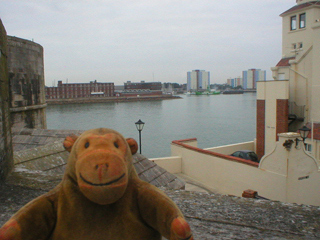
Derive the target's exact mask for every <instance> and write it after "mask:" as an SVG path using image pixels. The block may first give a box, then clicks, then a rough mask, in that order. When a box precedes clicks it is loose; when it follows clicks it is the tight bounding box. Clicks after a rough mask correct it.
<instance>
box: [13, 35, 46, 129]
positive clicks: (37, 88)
mask: <svg viewBox="0 0 320 240" xmlns="http://www.w3.org/2000/svg"><path fill="white" fill-rule="evenodd" d="M8 70H9V82H10V108H11V109H10V111H11V121H12V128H13V131H17V130H18V131H19V129H21V128H46V116H45V109H46V101H45V90H44V62H43V47H42V46H41V45H39V44H37V43H35V42H32V41H29V40H25V39H21V38H17V37H11V36H8Z"/></svg>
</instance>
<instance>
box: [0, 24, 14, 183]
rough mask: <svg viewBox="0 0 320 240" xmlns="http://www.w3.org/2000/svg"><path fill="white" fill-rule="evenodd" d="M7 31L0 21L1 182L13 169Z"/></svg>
mask: <svg viewBox="0 0 320 240" xmlns="http://www.w3.org/2000/svg"><path fill="white" fill-rule="evenodd" d="M6 36H7V34H6V30H5V28H4V26H3V24H2V21H1V19H0V181H3V180H4V179H5V178H6V176H7V175H8V173H9V172H10V170H11V168H12V167H13V158H12V155H13V153H12V144H11V143H12V138H11V126H10V112H9V81H8V68H7V38H6Z"/></svg>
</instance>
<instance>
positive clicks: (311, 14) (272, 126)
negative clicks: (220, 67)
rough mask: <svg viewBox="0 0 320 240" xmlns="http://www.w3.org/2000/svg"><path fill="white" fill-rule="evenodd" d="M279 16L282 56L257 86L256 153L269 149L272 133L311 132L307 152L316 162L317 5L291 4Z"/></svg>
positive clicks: (319, 135) (319, 146) (319, 139)
mask: <svg viewBox="0 0 320 240" xmlns="http://www.w3.org/2000/svg"><path fill="white" fill-rule="evenodd" d="M296 3H297V4H296V5H295V6H293V7H292V8H290V9H288V10H287V11H285V12H283V13H282V14H281V15H280V16H281V17H282V58H281V59H280V61H279V62H278V64H277V65H276V66H275V67H273V68H271V70H272V77H273V79H274V80H273V81H261V82H257V153H258V155H259V156H260V157H261V156H262V155H264V154H266V153H268V152H270V151H272V149H274V146H275V142H276V140H277V139H278V135H277V134H278V133H283V132H297V131H298V130H299V129H300V128H301V127H302V126H303V125H306V126H307V127H308V128H310V129H311V132H310V134H309V136H308V138H307V139H306V143H307V144H308V145H309V146H308V150H309V151H310V152H311V154H312V156H314V157H315V158H316V159H317V160H318V161H319V159H320V107H319V106H320V1H308V0H297V1H296Z"/></svg>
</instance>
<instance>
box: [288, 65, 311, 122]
mask: <svg viewBox="0 0 320 240" xmlns="http://www.w3.org/2000/svg"><path fill="white" fill-rule="evenodd" d="M289 70H291V71H292V72H294V73H296V74H298V75H299V76H301V77H303V78H304V79H305V80H306V121H305V122H306V123H307V122H308V119H309V97H308V89H309V85H308V78H307V77H305V76H304V75H302V74H301V73H299V72H298V71H296V70H294V69H292V68H291V67H289ZM295 90H297V86H296V84H295ZM295 92H296V91H295ZM296 95H297V94H296Z"/></svg>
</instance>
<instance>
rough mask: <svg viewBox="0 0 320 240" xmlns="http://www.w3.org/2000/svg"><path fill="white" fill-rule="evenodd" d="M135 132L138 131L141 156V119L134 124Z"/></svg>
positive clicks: (142, 123)
mask: <svg viewBox="0 0 320 240" xmlns="http://www.w3.org/2000/svg"><path fill="white" fill-rule="evenodd" d="M135 124H136V127H137V130H138V131H139V147H140V154H141V131H142V129H143V126H144V122H142V121H141V119H139V121H138V122H136V123H135Z"/></svg>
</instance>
